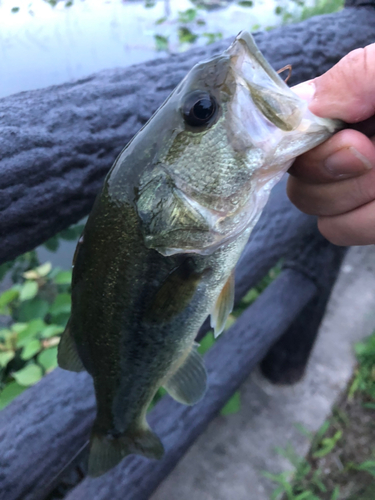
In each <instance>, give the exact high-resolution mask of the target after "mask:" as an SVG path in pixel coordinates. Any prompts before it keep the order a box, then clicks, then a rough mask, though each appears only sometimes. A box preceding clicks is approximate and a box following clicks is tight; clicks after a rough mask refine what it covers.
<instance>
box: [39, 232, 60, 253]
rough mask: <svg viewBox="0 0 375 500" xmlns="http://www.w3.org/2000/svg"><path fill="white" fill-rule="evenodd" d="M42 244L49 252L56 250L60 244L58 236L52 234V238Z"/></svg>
mask: <svg viewBox="0 0 375 500" xmlns="http://www.w3.org/2000/svg"><path fill="white" fill-rule="evenodd" d="M43 245H44V246H45V247H46V248H47V250H49V251H50V252H56V250H57V249H58V248H59V246H60V242H59V238H58V237H57V236H52V238H50V239H49V240H47V241H46V242H45V243H44V244H43Z"/></svg>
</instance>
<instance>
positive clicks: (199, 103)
mask: <svg viewBox="0 0 375 500" xmlns="http://www.w3.org/2000/svg"><path fill="white" fill-rule="evenodd" d="M338 127H339V124H338V122H335V121H333V120H328V119H324V118H319V117H317V116H314V115H313V114H312V113H311V112H310V111H309V109H308V105H307V103H306V102H305V101H304V100H303V99H301V98H300V97H298V96H297V95H296V94H295V93H294V92H293V90H291V89H290V88H289V87H288V86H287V85H286V83H285V82H284V81H283V80H282V78H281V77H280V76H279V75H278V74H277V72H276V71H275V70H274V69H273V68H272V67H271V66H270V64H269V63H268V62H267V61H266V60H265V58H264V57H263V55H262V54H261V52H260V51H259V49H258V48H257V46H256V44H255V42H254V40H253V38H252V36H251V35H250V34H249V33H247V32H241V33H240V34H239V35H238V36H237V37H236V38H235V40H234V42H233V43H232V44H231V46H230V47H229V48H228V49H227V50H225V51H224V52H223V53H222V54H220V55H218V56H215V57H213V58H212V59H210V60H208V61H204V62H201V63H199V64H197V65H195V66H194V67H193V68H192V69H191V70H190V72H189V73H188V74H187V76H186V77H185V78H184V79H183V80H182V81H181V83H180V84H179V85H178V86H177V87H176V89H175V90H174V91H173V92H172V93H171V95H170V96H169V97H168V98H167V100H166V101H165V102H164V104H162V106H161V107H160V108H159V109H158V110H157V111H156V112H155V114H154V115H153V116H152V117H151V118H150V120H149V121H148V122H147V123H146V124H145V125H144V126H143V128H142V129H141V130H140V131H139V132H138V133H137V134H136V135H135V137H134V138H133V139H132V140H131V141H130V142H129V144H128V145H127V146H126V147H125V148H124V149H123V151H122V152H121V153H120V155H119V156H118V158H117V159H116V161H115V163H114V164H113V166H112V168H111V170H110V171H109V173H108V175H107V177H106V179H105V181H104V184H103V187H102V190H101V192H100V193H99V195H98V196H97V198H96V201H95V203H94V206H93V209H92V211H91V214H90V216H89V218H88V220H87V223H86V225H85V228H84V231H83V234H82V236H81V238H80V240H79V242H78V245H77V249H76V252H75V255H74V259H73V274H72V309H71V316H70V319H69V321H68V324H67V327H66V329H65V331H64V333H63V335H62V337H61V341H60V344H59V347H58V364H59V366H60V367H61V368H63V369H66V370H70V371H74V372H79V371H82V370H86V371H87V372H88V373H89V374H90V375H91V377H92V378H93V383H94V388H95V396H96V402H97V414H96V419H95V421H94V424H93V428H92V433H91V438H90V452H89V461H88V473H89V475H90V476H92V477H97V476H99V475H101V474H104V473H105V472H107V471H108V470H110V469H111V468H113V467H114V466H116V465H117V464H118V463H119V462H121V460H122V459H123V458H124V457H125V456H127V455H129V454H139V455H143V456H145V457H148V458H150V459H160V458H161V457H162V456H163V453H164V448H163V444H162V442H161V440H160V439H159V437H158V436H157V435H156V434H155V433H154V432H153V431H152V429H151V428H150V427H149V425H148V423H147V420H146V413H147V409H148V407H149V405H150V403H151V401H152V399H153V397H154V396H155V394H156V392H157V390H158V389H159V388H160V387H164V388H165V389H166V391H167V392H168V393H169V394H170V396H172V398H174V399H175V400H176V401H178V402H180V403H183V404H186V405H193V404H196V403H197V402H198V401H200V400H201V398H202V397H203V396H204V394H205V391H206V386H207V373H206V370H205V367H204V362H203V359H202V357H201V356H200V354H199V353H198V351H197V344H196V342H195V338H196V335H197V332H198V330H199V328H200V327H201V325H202V324H203V322H204V321H205V319H206V318H207V316H208V315H210V316H211V326H212V328H213V329H214V332H215V336H218V335H219V334H220V333H221V332H222V331H223V330H224V327H225V323H226V320H227V318H228V315H229V314H230V312H231V311H232V309H233V303H234V270H235V266H236V264H237V262H238V260H239V258H240V256H241V253H242V251H243V249H244V247H245V245H246V243H247V241H248V239H249V236H250V233H251V231H252V229H253V227H254V225H255V224H256V222H257V220H258V219H259V216H260V214H261V212H262V209H263V207H264V205H265V203H266V201H267V199H268V196H269V194H270V191H271V189H272V187H273V186H274V185H275V183H276V182H278V181H279V180H280V179H281V177H282V176H283V175H284V173H285V172H286V171H287V170H288V168H289V166H290V165H291V163H292V162H293V160H294V158H295V157H296V156H298V155H300V154H302V153H304V152H305V151H307V150H309V149H311V148H313V147H315V146H317V145H318V144H320V143H321V142H323V141H324V140H326V139H327V138H328V137H330V136H331V135H332V134H333V133H334V132H335V131H336V130H337V129H338Z"/></svg>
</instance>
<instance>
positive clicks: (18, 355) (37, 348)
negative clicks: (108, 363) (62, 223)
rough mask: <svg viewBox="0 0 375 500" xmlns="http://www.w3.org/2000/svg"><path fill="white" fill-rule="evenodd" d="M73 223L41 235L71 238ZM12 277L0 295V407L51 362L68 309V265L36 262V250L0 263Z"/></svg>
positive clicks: (0, 274)
mask: <svg viewBox="0 0 375 500" xmlns="http://www.w3.org/2000/svg"><path fill="white" fill-rule="evenodd" d="M82 228H83V226H81V225H77V226H75V227H73V228H70V229H68V230H66V231H63V232H62V233H60V234H59V235H58V236H55V237H54V238H52V239H51V240H49V241H47V242H46V244H45V246H47V248H49V249H52V250H57V248H58V246H59V240H60V239H65V240H75V239H77V237H78V235H79V234H81V232H82ZM5 277H7V278H8V279H10V280H11V282H12V283H13V284H12V286H11V287H10V288H8V289H7V290H5V291H4V292H3V293H2V294H1V295H0V315H1V324H2V325H3V328H1V329H0V409H2V408H4V407H5V406H6V405H7V404H9V403H10V402H11V401H12V400H13V399H14V398H15V397H16V396H18V394H20V393H21V392H23V391H24V390H25V389H26V388H27V387H29V386H30V385H33V384H35V383H36V382H38V380H40V379H41V378H42V376H43V375H44V374H46V373H49V372H50V371H51V370H53V369H54V368H55V367H56V366H57V360H56V354H57V345H58V343H59V340H60V335H61V333H62V332H63V331H64V328H65V325H66V322H67V320H68V318H69V314H70V282H71V271H63V270H61V269H59V268H55V269H52V266H51V264H50V263H49V262H47V263H45V264H43V265H40V263H39V261H38V258H37V253H36V251H35V250H34V251H32V252H28V253H26V254H25V255H22V256H20V257H18V258H17V259H15V260H14V261H13V262H10V263H6V264H3V265H2V266H0V279H4V278H5Z"/></svg>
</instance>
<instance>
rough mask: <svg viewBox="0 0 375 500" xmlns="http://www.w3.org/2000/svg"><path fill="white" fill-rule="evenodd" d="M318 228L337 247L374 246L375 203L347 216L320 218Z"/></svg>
mask: <svg viewBox="0 0 375 500" xmlns="http://www.w3.org/2000/svg"><path fill="white" fill-rule="evenodd" d="M318 228H319V231H320V232H321V233H322V234H323V236H325V237H326V238H327V239H328V240H329V241H330V242H331V243H334V244H335V245H341V246H349V245H372V244H374V243H375V201H372V202H371V203H368V204H366V205H363V206H362V207H359V208H357V209H356V210H353V211H351V212H348V213H346V214H341V215H336V216H333V217H319V219H318Z"/></svg>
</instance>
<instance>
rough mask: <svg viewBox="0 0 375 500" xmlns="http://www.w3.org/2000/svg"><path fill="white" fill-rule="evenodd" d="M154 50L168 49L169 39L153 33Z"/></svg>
mask: <svg viewBox="0 0 375 500" xmlns="http://www.w3.org/2000/svg"><path fill="white" fill-rule="evenodd" d="M154 40H155V46H156V50H159V51H162V50H165V51H168V50H169V40H168V37H166V36H162V35H154Z"/></svg>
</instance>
